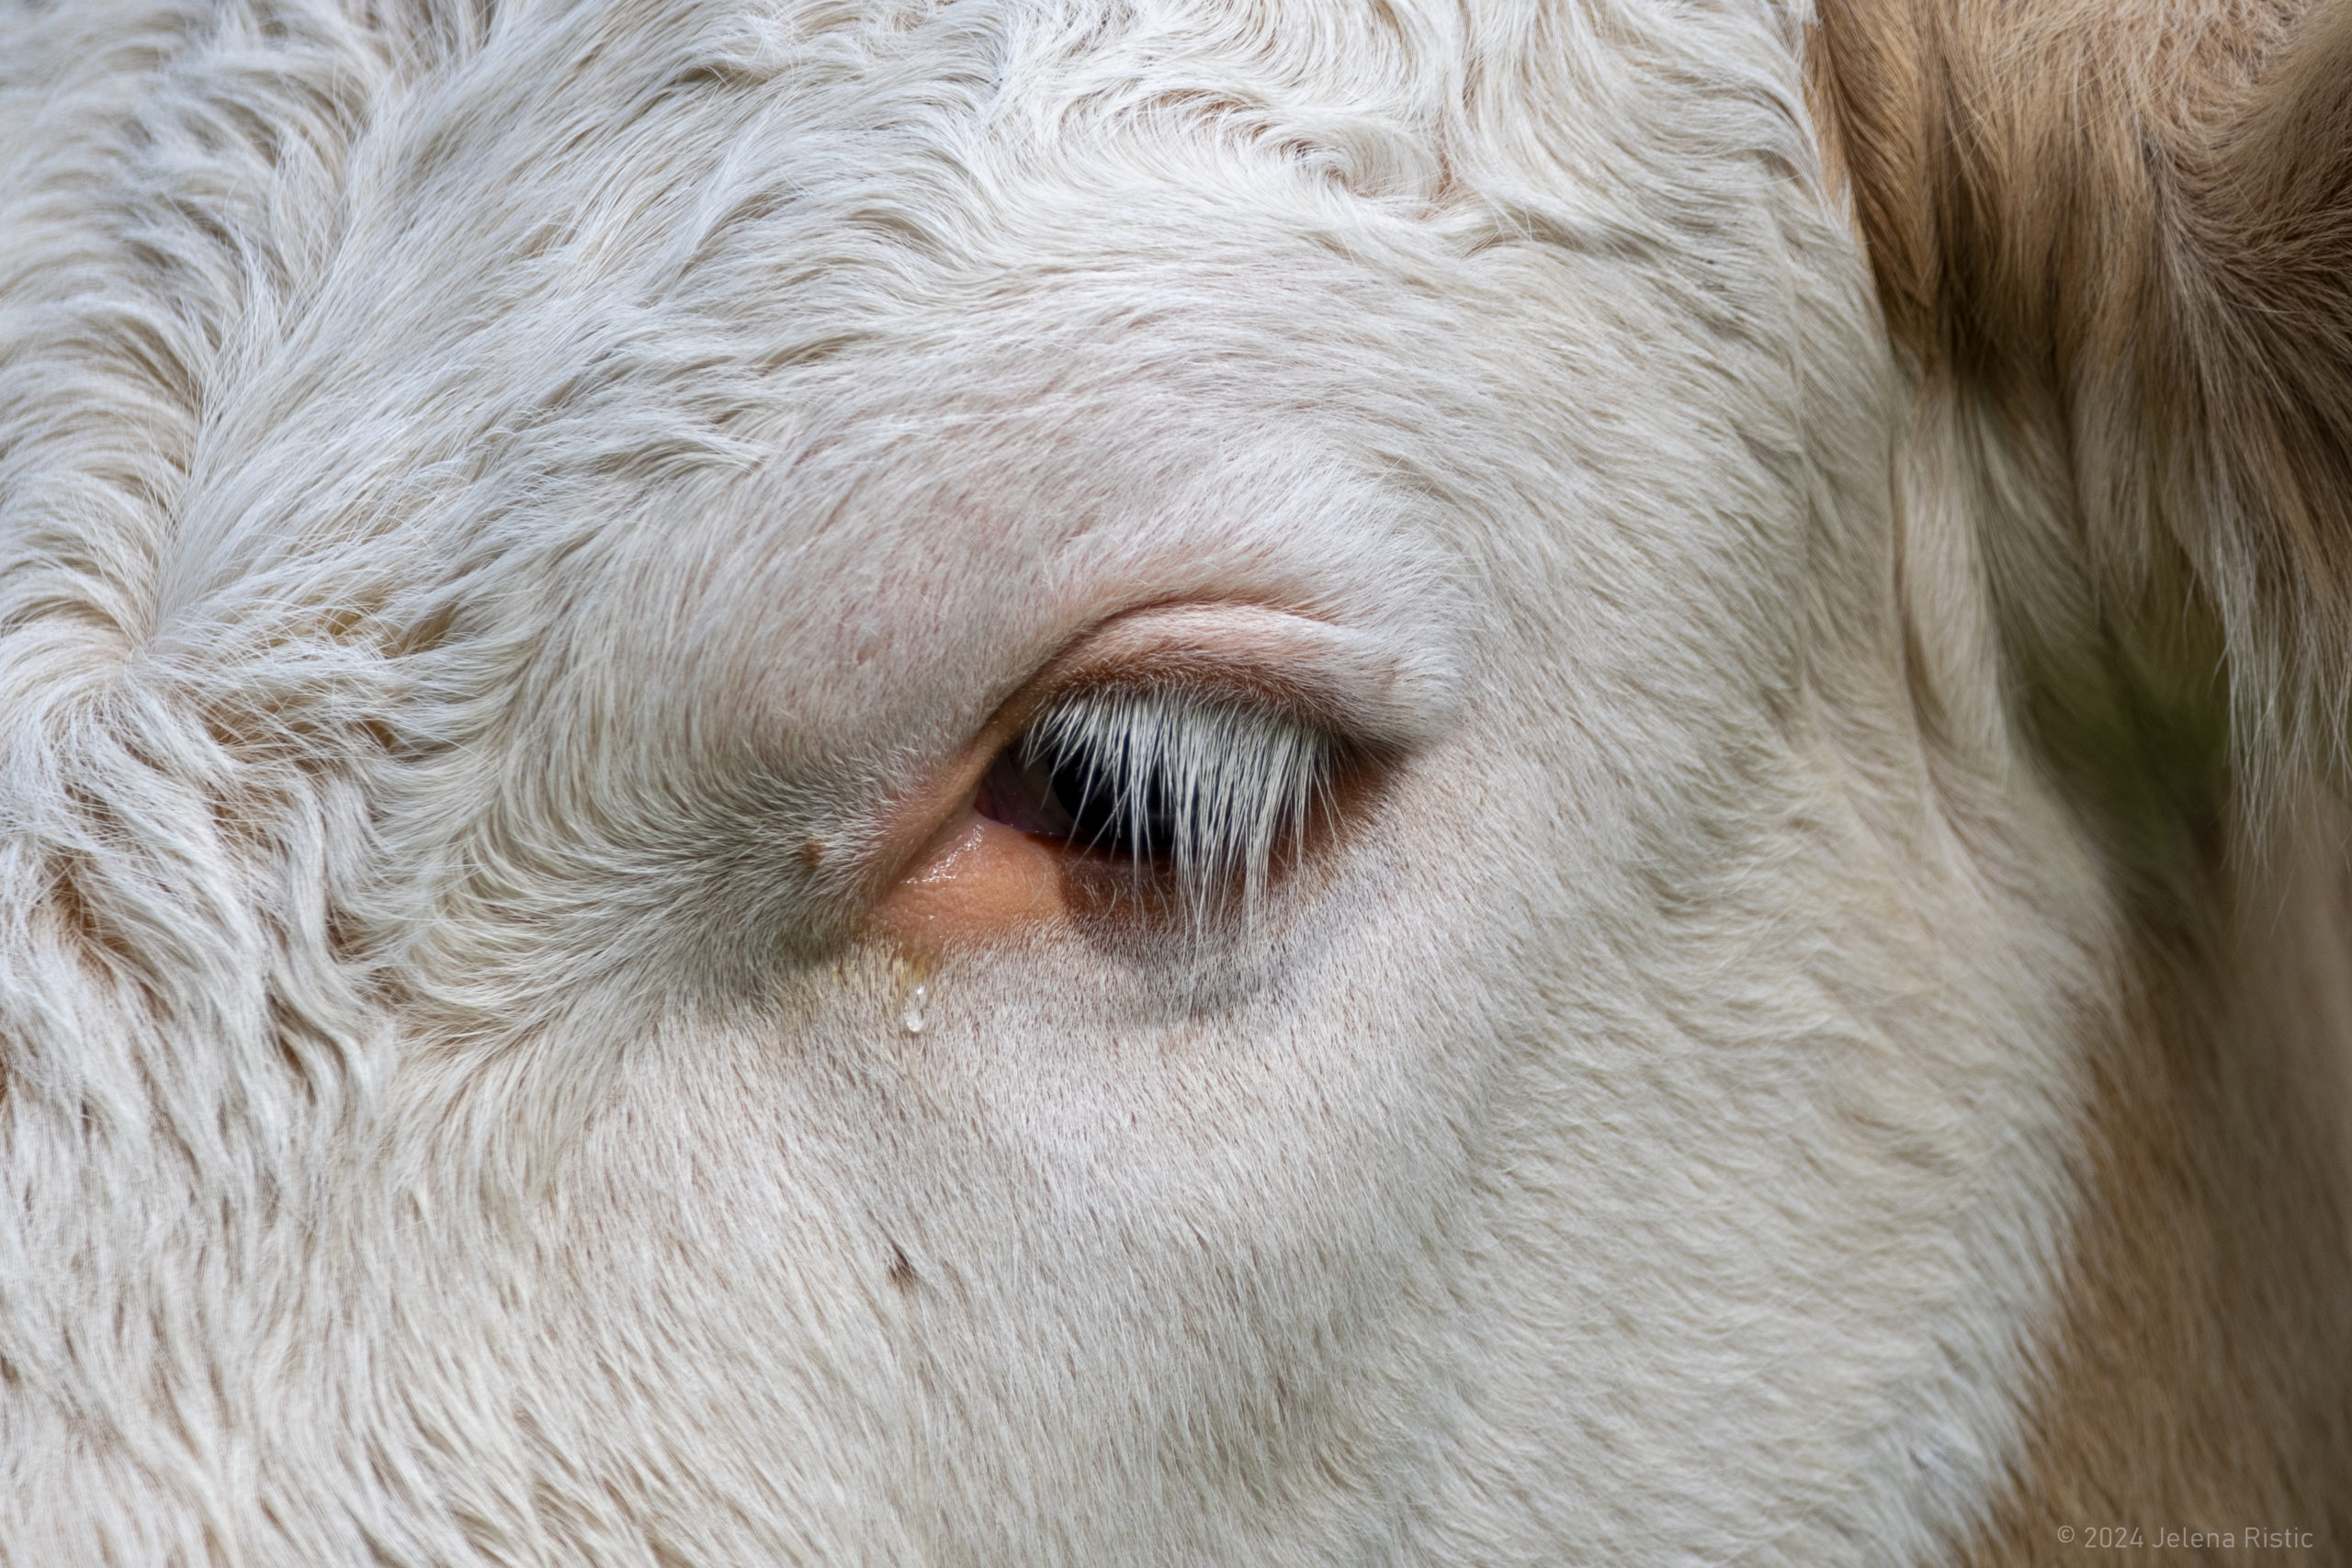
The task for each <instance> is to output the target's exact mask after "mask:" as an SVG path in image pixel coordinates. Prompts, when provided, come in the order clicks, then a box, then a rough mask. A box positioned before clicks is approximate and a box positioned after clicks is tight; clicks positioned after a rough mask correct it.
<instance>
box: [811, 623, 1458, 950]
mask: <svg viewBox="0 0 2352 1568" xmlns="http://www.w3.org/2000/svg"><path fill="white" fill-rule="evenodd" d="M1450 676H1451V671H1450V669H1449V668H1448V667H1447V666H1446V665H1445V664H1444V663H1442V661H1440V660H1432V659H1430V658H1428V657H1427V656H1421V657H1415V656H1413V655H1412V654H1411V653H1410V652H1409V651H1408V652H1404V653H1400V652H1399V650H1398V649H1396V648H1395V647H1394V646H1393V644H1392V643H1391V642H1390V641H1389V640H1388V639H1385V638H1382V637H1374V636H1373V635H1371V634H1369V633H1366V632H1363V631H1360V630H1356V629H1354V628H1351V627H1347V626H1340V625H1336V624H1334V623H1331V622H1329V621H1324V620H1319V619H1317V618H1315V617H1313V616H1309V615H1299V614H1295V613H1292V612H1289V611H1285V610H1279V609H1274V608H1271V607H1268V606H1265V605H1261V604H1244V603H1226V604H1162V605H1153V606H1148V607H1146V608H1142V609H1136V610H1131V611H1128V612H1125V613H1124V614H1122V615H1116V616H1114V617H1111V618H1109V619H1107V620H1104V621H1102V622H1099V623H1097V624H1096V625H1095V626H1092V627H1091V628H1090V629H1088V630H1087V631H1085V632H1084V633H1082V634H1080V636H1079V637H1076V638H1074V639H1073V640H1072V641H1071V642H1070V643H1069V645H1068V646H1067V647H1066V648H1065V649H1063V650H1062V651H1061V652H1060V653H1058V654H1057V655H1055V656H1054V657H1053V658H1051V659H1049V660H1046V663H1045V664H1044V665H1043V666H1041V667H1040V668H1039V669H1038V670H1037V671H1036V672H1035V674H1034V675H1032V676H1031V677H1030V678H1029V679H1028V680H1027V681H1025V682H1023V683H1022V685H1021V687H1020V688H1019V689H1018V690H1017V691H1015V692H1014V693H1013V694H1012V696H1010V697H1009V698H1007V699H1006V700H1005V702H1004V703H1002V704H1001V705H1000V706H999V707H998V709H997V711H996V713H995V714H994V715H993V716H991V717H990V718H989V720H988V722H987V723H986V724H984V725H983V726H981V728H980V729H979V731H978V734H976V735H975V736H974V737H973V738H972V739H971V740H970V741H969V742H968V743H967V746H966V747H965V748H964V750H962V751H961V752H960V753H958V754H957V755H956V757H955V758H953V759H952V760H949V761H945V762H944V764H942V765H941V766H940V767H938V768H937V769H936V770H935V771H933V773H931V775H930V777H929V779H928V780H927V781H926V782H925V783H923V784H921V785H919V786H918V787H917V788H915V789H914V790H912V791H910V793H909V794H907V795H902V796H900V797H899V799H898V800H897V801H896V802H895V803H893V804H892V805H890V806H889V807H886V808H884V810H883V811H882V812H881V813H879V814H878V816H877V818H874V819H872V820H873V823H874V826H873V829H871V830H870V831H869V832H867V833H861V834H859V835H858V838H859V840H862V842H861V843H860V844H859V849H860V851H861V852H859V853H858V855H857V860H858V862H860V863H862V864H863V872H862V874H861V873H860V872H856V871H851V872H850V876H851V878H852V879H853V880H854V881H857V882H863V883H864V884H865V886H866V887H867V888H868V890H869V891H868V894H867V899H866V901H868V902H869V903H871V901H872V900H875V899H879V898H881V897H882V896H883V895H884V894H885V893H887V892H888V891H889V890H890V889H893V888H895V887H898V886H900V885H901V884H902V883H904V882H905V880H906V878H907V876H908V874H910V872H913V871H917V870H919V869H920V868H921V866H922V864H924V863H926V857H928V856H931V855H933V854H934V853H936V852H938V851H939V850H940V848H941V845H942V842H943V840H944V838H952V837H953V836H954V834H955V833H956V832H957V831H960V830H961V829H958V828H957V827H956V824H957V823H958V822H959V821H960V820H962V819H964V818H968V817H969V816H970V811H969V807H970V804H971V800H972V795H973V793H974V791H975V790H976V789H977V787H978V784H979V782H980V780H981V778H982V777H983V775H984V774H985V773H987V772H988V770H989V767H990V765H991V764H992V763H993V762H994V761H996V759H997V757H998V756H999V754H1000V753H1001V752H1002V751H1003V750H1004V749H1005V748H1006V747H1007V746H1009V745H1011V744H1012V742H1013V741H1014V740H1015V739H1017V738H1018V737H1019V736H1020V735H1021V734H1022V733H1023V730H1025V729H1026V728H1028V727H1029V726H1030V725H1031V724H1032V723H1033V722H1034V721H1035V719H1036V717H1037V716H1039V715H1040V714H1041V713H1043V712H1044V711H1045V710H1046V708H1047V707H1048V706H1050V705H1052V704H1053V703H1055V702H1056V701H1057V700H1059V699H1061V698H1063V697H1066V696H1068V695H1069V694H1072V693H1074V692H1079V691H1083V690H1086V689H1088V688H1095V689H1106V690H1107V689H1116V688H1125V689H1129V690H1134V689H1137V688H1143V689H1148V690H1154V691H1158V692H1159V693H1162V694H1165V695H1168V696H1174V697H1182V698H1192V699H1197V700H1200V701H1203V702H1207V703H1216V702H1219V701H1223V702H1227V703H1238V704H1243V705H1249V706H1251V707H1255V708H1259V709H1261V711H1263V712H1265V713H1267V714H1269V715H1270V716H1276V717H1281V718H1286V719H1290V720H1292V721H1294V722H1296V723H1298V724H1301V725H1303V726H1306V727H1307V728H1314V729H1317V730H1320V731H1322V732H1324V733H1326V734H1328V735H1329V736H1330V737H1331V738H1332V739H1334V740H1335V741H1337V742H1339V743H1340V744H1341V745H1343V746H1345V747H1347V748H1348V749H1349V750H1351V751H1352V752H1354V753H1356V754H1358V755H1361V756H1366V757H1372V756H1378V755H1380V754H1383V753H1394V752H1400V751H1402V750H1406V749H1408V748H1409V747H1411V746H1413V745H1414V744H1416V743H1417V742H1419V741H1420V740H1421V739H1425V738H1426V737H1428V736H1429V735H1430V733H1431V732H1433V731H1434V730H1435V729H1436V728H1438V726H1439V725H1440V724H1441V723H1442V720H1443V718H1444V716H1446V713H1447V711H1448V708H1449V707H1450V701H1449V699H1450V698H1451V695H1452V681H1451V678H1450ZM1041 852H1042V851H1041ZM843 870H845V871H848V870H849V868H848V867H846V866H845V867H843ZM846 890H847V889H846V887H844V891H846ZM874 908H875V911H876V914H877V915H878V914H879V912H880V906H878V905H875V906H874Z"/></svg>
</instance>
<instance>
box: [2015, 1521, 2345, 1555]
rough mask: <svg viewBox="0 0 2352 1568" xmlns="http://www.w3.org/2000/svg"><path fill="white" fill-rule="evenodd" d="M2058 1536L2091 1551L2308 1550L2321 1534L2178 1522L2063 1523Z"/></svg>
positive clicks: (2252, 1526)
mask: <svg viewBox="0 0 2352 1568" xmlns="http://www.w3.org/2000/svg"><path fill="white" fill-rule="evenodd" d="M2058 1539H2059V1540H2060V1541H2062V1542H2064V1544H2066V1545H2068V1546H2080V1547H2086V1548H2087V1549H2089V1550H2091V1551H2099V1550H2101V1549H2107V1550H2110V1551H2152V1550H2161V1549H2163V1548H2165V1547H2182V1548H2197V1547H2216V1546H2217V1547H2228V1548H2233V1549H2235V1550H2237V1551H2249V1550H2250V1551H2309V1550H2311V1549H2312V1548H2313V1547H2315V1546H2317V1545H2318V1544H2319V1537H2318V1536H2317V1535H2315V1534H2313V1533H2312V1531H2310V1530H2305V1529H2271V1528H2269V1527H2267V1526H2264V1525H2240V1526H2238V1527H2237V1528H2236V1529H2188V1528H2186V1527H2183V1526H2175V1525H2061V1526H2059V1527H2058Z"/></svg>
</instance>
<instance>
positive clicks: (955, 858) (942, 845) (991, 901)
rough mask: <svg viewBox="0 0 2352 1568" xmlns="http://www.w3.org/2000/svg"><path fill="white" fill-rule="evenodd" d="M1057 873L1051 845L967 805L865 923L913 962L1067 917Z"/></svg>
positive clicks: (924, 849)
mask: <svg viewBox="0 0 2352 1568" xmlns="http://www.w3.org/2000/svg"><path fill="white" fill-rule="evenodd" d="M1059 871H1060V862H1059V859H1058V851H1057V849H1056V847H1055V846H1054V845H1053V844H1051V843H1050V842H1048V841H1046V840H1041V839H1037V838H1034V837H1032V836H1031V835H1029V834H1027V833H1024V832H1023V831H1021V830H1020V829H1017V828H1009V827H1007V826H1005V825H1004V824H1003V823H1001V822H997V821H992V820H990V819H989V818H986V817H983V816H981V815H980V814H979V813H978V812H977V811H975V810H973V809H972V808H971V807H969V806H967V807H964V808H963V809H961V810H959V811H957V812H956V813H954V814H953V815H952V816H950V818H948V820H947V821H946V822H945V823H944V824H943V825H942V826H941V828H940V829H939V831H938V832H937V833H936V834H934V835H933V838H932V839H931V840H930V841H929V842H928V843H926V844H925V845H924V846H923V847H922V849H921V850H920V851H918V852H916V854H915V856H914V858H913V859H912V860H911V861H910V863H908V866H907V868H906V870H905V871H904V872H903V873H901V874H900V875H899V879H898V881H897V882H896V883H895V884H893V885H892V886H891V887H890V889H889V890H888V892H887V893H885V894H884V895H883V896H882V897H881V898H880V899H879V900H877V901H876V904H875V905H874V908H873V910H872V912H871V913H870V914H869V915H868V916H867V918H866V919H867V927H868V929H869V930H870V931H873V932H874V933H875V934H876V935H878V936H881V937H884V938H886V939H888V940H890V941H894V942H898V943H899V946H900V947H901V948H902V949H904V950H905V951H906V952H907V953H908V955H909V956H910V957H912V958H915V959H918V960H929V959H932V958H935V957H937V956H938V955H939V954H941V953H944V952H945V951H947V950H948V949H950V948H954V947H960V946H965V945H969V944H973V943H978V942H989V941H990V940H1002V939H1005V938H1009V937H1012V936H1015V935H1017V934H1019V933H1021V932H1023V931H1029V930H1033V929H1034V928H1035V927H1036V926H1038V925H1040V924H1044V923H1047V922H1052V921H1057V920H1059V919H1062V918H1063V917H1064V916H1065V914H1066V913H1067V911H1066V909H1065V908H1064V905H1063V901H1062V896H1061V877H1060V875H1059V874H1058V873H1059Z"/></svg>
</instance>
